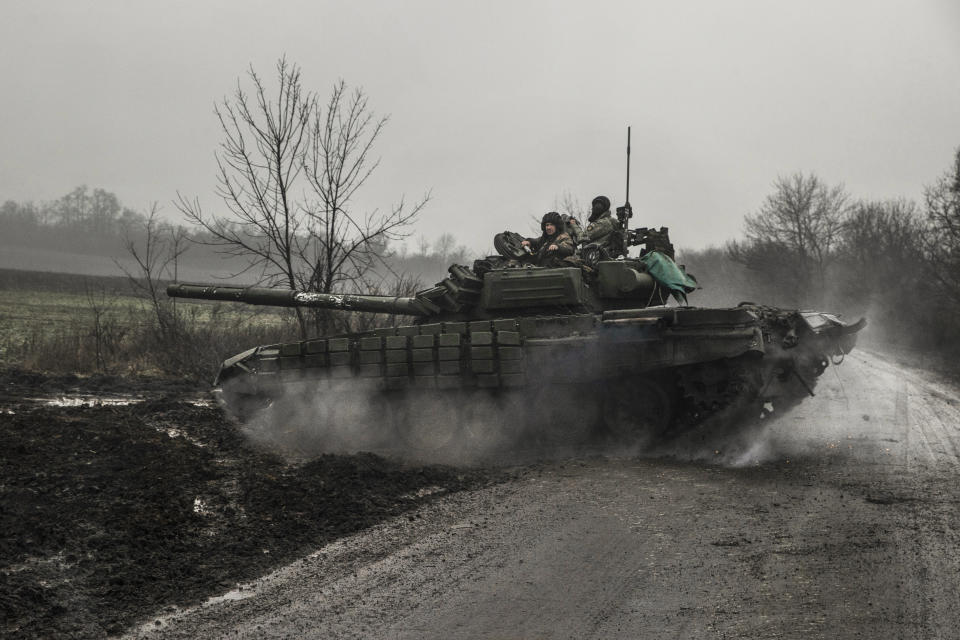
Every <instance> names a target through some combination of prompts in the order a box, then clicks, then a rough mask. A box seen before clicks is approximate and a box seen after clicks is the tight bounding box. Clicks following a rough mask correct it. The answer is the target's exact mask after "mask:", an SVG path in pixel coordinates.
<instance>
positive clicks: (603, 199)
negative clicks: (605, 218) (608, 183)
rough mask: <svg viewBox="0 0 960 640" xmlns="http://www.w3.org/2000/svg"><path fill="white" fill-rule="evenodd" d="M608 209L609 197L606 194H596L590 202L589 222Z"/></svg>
mask: <svg viewBox="0 0 960 640" xmlns="http://www.w3.org/2000/svg"><path fill="white" fill-rule="evenodd" d="M607 211H610V198H608V197H607V196H597V197H596V198H594V199H593V202H592V203H590V222H593V221H594V220H596V219H597V218H599V217H600V216H601V215H603V214H604V213H606V212H607Z"/></svg>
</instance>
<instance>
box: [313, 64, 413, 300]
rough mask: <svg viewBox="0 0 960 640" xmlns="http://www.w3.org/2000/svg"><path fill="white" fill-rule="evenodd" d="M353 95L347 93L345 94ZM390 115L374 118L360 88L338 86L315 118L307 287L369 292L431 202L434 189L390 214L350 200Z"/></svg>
mask: <svg viewBox="0 0 960 640" xmlns="http://www.w3.org/2000/svg"><path fill="white" fill-rule="evenodd" d="M348 93H349V95H348ZM387 120H388V118H387V117H380V118H378V117H376V116H375V115H374V113H373V112H371V111H370V109H369V107H368V105H367V97H366V95H365V94H364V93H363V91H361V90H360V89H355V90H354V91H352V92H348V91H347V86H346V84H345V83H344V82H343V81H342V80H341V81H339V82H337V84H335V85H334V87H333V91H332V93H331V95H330V99H329V100H328V101H327V105H326V109H325V110H324V111H323V112H322V113H321V110H319V109H318V110H316V111H315V113H314V117H313V127H312V131H311V133H312V136H311V144H310V146H309V150H308V152H307V155H306V171H307V178H308V180H309V182H310V185H311V186H312V187H313V195H314V196H316V198H315V200H314V201H313V202H312V203H311V206H310V207H309V208H308V209H307V214H308V221H309V224H308V231H309V235H310V237H311V239H312V240H313V242H311V244H310V246H308V247H304V249H306V250H305V251H303V252H301V254H300V257H301V259H302V261H303V262H304V263H305V264H308V265H309V266H310V269H309V271H307V272H306V275H307V277H306V278H305V279H304V282H303V283H302V284H303V286H304V287H305V288H309V289H311V290H314V291H321V292H323V293H329V292H331V291H334V290H336V289H339V288H343V287H345V286H347V287H350V286H353V285H358V284H359V285H360V286H361V287H362V288H365V289H368V288H370V287H371V286H373V285H374V284H375V283H374V282H371V279H370V278H369V275H370V274H371V272H375V271H376V269H375V267H376V266H377V265H381V266H386V265H385V263H384V262H383V257H384V253H385V251H386V248H387V246H388V244H389V243H390V242H391V241H395V240H399V239H402V238H404V237H406V236H407V235H408V232H407V231H406V229H407V227H408V226H409V225H410V223H412V222H413V220H414V219H415V218H416V217H417V215H418V214H419V213H420V210H421V209H422V208H423V207H424V206H425V205H426V203H427V201H428V200H429V194H428V195H425V196H424V197H423V198H422V199H421V200H419V201H418V202H416V203H415V204H414V205H413V206H412V207H406V206H405V203H404V200H403V198H401V199H400V202H399V203H398V204H396V205H393V206H391V207H390V208H389V209H387V210H385V211H380V210H374V211H372V212H369V213H364V214H359V213H357V212H356V210H355V209H354V207H353V197H354V195H355V194H356V192H357V190H358V189H359V188H360V187H362V186H363V185H364V183H365V182H366V181H367V179H368V178H369V177H370V174H371V173H373V171H374V170H375V169H376V168H377V166H378V165H379V164H380V160H379V159H373V158H371V150H372V148H373V144H374V143H375V142H376V140H377V138H378V137H379V136H380V133H381V132H382V131H383V128H384V126H386V124H387Z"/></svg>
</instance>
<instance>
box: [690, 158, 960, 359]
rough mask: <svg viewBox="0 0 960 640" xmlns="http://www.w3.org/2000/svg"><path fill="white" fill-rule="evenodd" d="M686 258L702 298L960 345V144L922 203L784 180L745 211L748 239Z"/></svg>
mask: <svg viewBox="0 0 960 640" xmlns="http://www.w3.org/2000/svg"><path fill="white" fill-rule="evenodd" d="M681 259H682V260H683V261H684V262H685V263H686V264H687V266H688V268H689V269H690V271H691V272H693V273H694V274H696V275H699V276H701V280H700V281H701V284H702V285H703V287H704V292H703V293H704V294H705V295H703V296H702V297H700V298H695V299H696V300H699V301H702V300H704V299H706V300H707V301H708V303H711V304H718V303H721V300H720V299H719V298H722V297H726V298H727V300H726V303H728V304H729V297H730V296H732V295H740V296H745V297H748V298H750V299H751V300H752V301H755V302H760V303H766V304H771V305H780V306H789V307H796V308H820V309H824V310H837V311H842V312H844V313H846V314H848V315H853V314H857V315H860V314H865V315H867V316H868V317H869V319H870V321H871V323H872V325H873V326H872V328H871V332H872V333H874V335H877V336H880V337H881V338H883V339H885V340H888V341H893V342H895V343H898V344H901V345H904V346H912V347H920V348H924V349H929V348H934V347H947V348H950V349H953V350H957V349H958V348H960V345H956V344H955V343H956V342H957V341H956V335H957V332H958V329H960V320H957V318H958V315H957V312H958V311H960V149H958V150H957V151H956V153H955V155H954V158H953V163H952V165H951V166H950V167H949V168H948V169H947V170H946V171H945V172H944V173H943V174H942V175H941V176H939V177H935V178H934V180H933V182H932V183H931V184H929V185H927V186H926V188H925V190H924V199H923V202H922V203H920V204H917V203H915V202H913V201H910V200H907V199H904V198H894V199H888V200H869V199H854V198H853V197H852V196H851V195H850V194H849V193H848V192H847V191H846V189H845V188H844V187H843V186H842V185H829V184H826V183H825V182H824V181H823V180H821V179H820V178H819V177H817V176H816V175H813V174H804V173H794V174H791V175H787V176H782V177H780V178H778V179H777V180H776V181H775V182H774V184H773V190H772V193H770V194H769V195H768V196H767V197H766V198H765V199H764V200H763V202H762V203H761V204H760V206H759V207H758V209H757V210H756V211H755V212H753V213H749V214H747V215H745V216H744V228H743V237H742V238H741V239H738V240H735V241H731V242H729V243H727V244H726V245H724V246H722V247H713V248H710V249H706V250H701V251H683V252H682V254H681ZM701 303H702V302H701Z"/></svg>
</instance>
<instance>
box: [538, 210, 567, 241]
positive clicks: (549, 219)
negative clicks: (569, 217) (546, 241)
mask: <svg viewBox="0 0 960 640" xmlns="http://www.w3.org/2000/svg"><path fill="white" fill-rule="evenodd" d="M540 228H541V229H542V230H543V233H545V234H546V235H548V236H555V235H557V233H559V232H560V229H562V228H563V218H561V217H560V214H559V213H557V212H556V211H551V212H550V213H545V214H543V219H542V220H541V221H540Z"/></svg>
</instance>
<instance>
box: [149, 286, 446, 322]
mask: <svg viewBox="0 0 960 640" xmlns="http://www.w3.org/2000/svg"><path fill="white" fill-rule="evenodd" d="M167 295H168V296H170V297H171V298H194V299H197V300H224V301H227V302H245V303H247V304H257V305H267V306H271V307H315V308H319V309H343V310H346V311H372V312H375V313H394V314H404V315H416V316H420V315H428V313H427V312H425V309H424V308H423V306H422V305H421V304H419V303H418V302H417V300H416V298H406V297H392V296H361V295H351V294H336V293H315V292H311V291H295V290H293V289H270V288H266V287H237V286H229V285H214V284H184V283H176V282H175V283H173V284H171V285H169V286H168V287H167Z"/></svg>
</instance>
